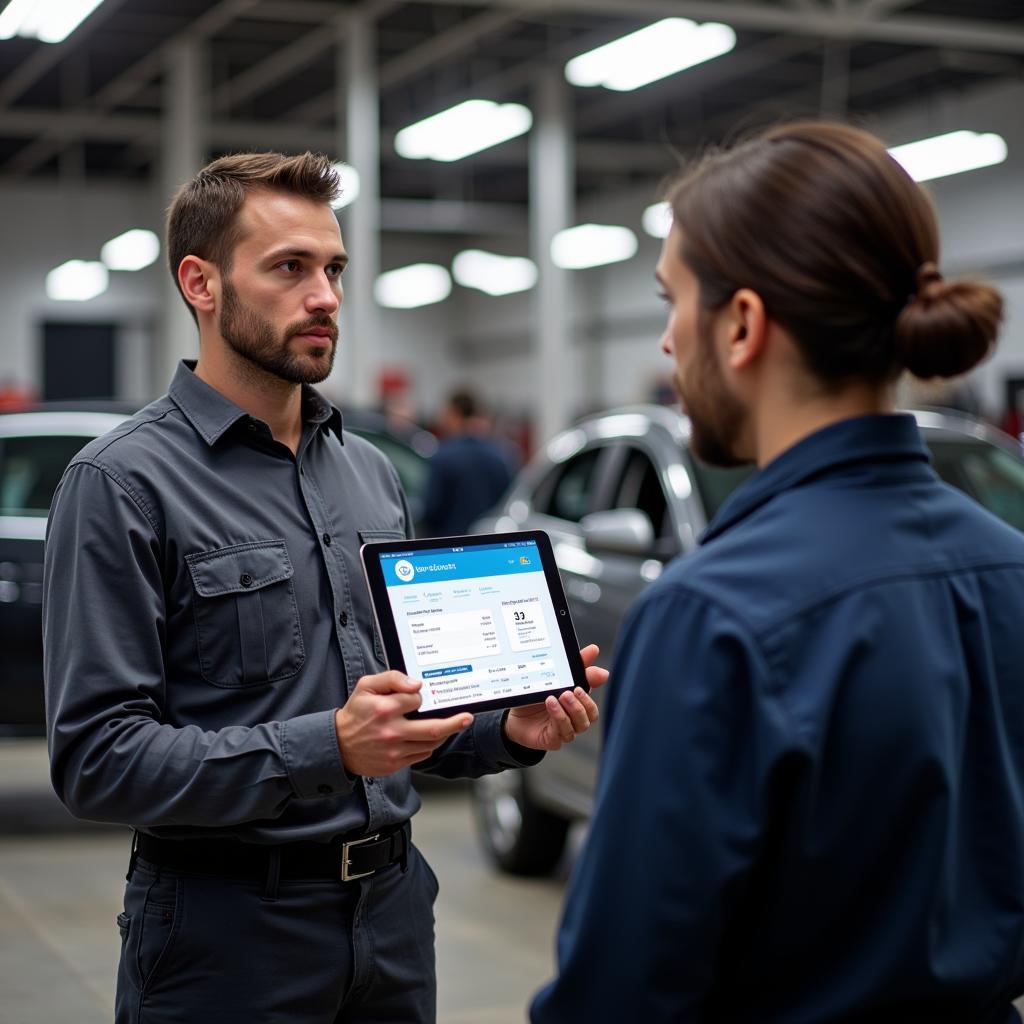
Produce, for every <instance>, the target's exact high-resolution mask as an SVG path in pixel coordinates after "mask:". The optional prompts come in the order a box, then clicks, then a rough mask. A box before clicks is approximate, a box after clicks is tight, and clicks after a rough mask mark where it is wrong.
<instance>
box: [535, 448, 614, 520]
mask: <svg viewBox="0 0 1024 1024" xmlns="http://www.w3.org/2000/svg"><path fill="white" fill-rule="evenodd" d="M602 451H603V449H601V448H590V449H588V450H587V451H584V452H580V453H579V455H575V456H573V457H572V458H571V459H567V460H566V461H565V462H563V463H562V464H561V465H558V466H556V467H555V468H554V469H553V470H551V472H550V473H549V474H548V475H547V476H546V477H545V478H544V480H543V481H542V482H541V485H540V487H538V489H537V492H536V495H535V497H534V502H533V505H534V511H536V512H540V513H542V514H544V515H549V516H556V517H557V518H559V519H565V520H568V521H569V522H570V523H578V522H579V521H580V520H581V519H582V518H583V517H584V516H585V515H586V514H587V513H588V512H590V511H591V505H592V502H593V497H594V494H593V491H594V484H595V483H596V482H597V476H596V473H595V470H596V469H597V464H598V460H599V458H600V456H601V454H602Z"/></svg>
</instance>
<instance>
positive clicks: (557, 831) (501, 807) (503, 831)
mask: <svg viewBox="0 0 1024 1024" xmlns="http://www.w3.org/2000/svg"><path fill="white" fill-rule="evenodd" d="M473 804H474V809H475V812H476V822H477V828H478V831H479V834H480V840H481V842H482V843H483V846H484V849H485V850H486V851H487V854H488V856H489V857H490V859H491V860H492V861H493V862H494V863H495V864H496V865H497V866H498V867H499V868H500V869H501V870H502V871H505V872H508V873H509V874H512V875H534V876H537V875H548V874H550V873H551V872H552V871H554V869H555V867H556V866H557V864H558V862H559V861H560V860H561V859H562V853H563V852H564V850H565V843H566V838H567V836H568V834H569V821H568V819H566V818H562V817H560V816H559V815H557V814H552V813H551V812H550V811H547V810H545V809H544V808H542V807H539V806H538V805H537V804H536V803H534V801H533V800H532V799H531V798H530V792H529V789H528V787H527V784H526V778H525V776H524V775H523V773H522V772H521V771H519V770H518V769H515V768H510V769H508V770H507V771H504V772H499V773H498V774H496V775H485V776H484V777H483V778H480V779H477V780H476V782H475V783H474V784H473Z"/></svg>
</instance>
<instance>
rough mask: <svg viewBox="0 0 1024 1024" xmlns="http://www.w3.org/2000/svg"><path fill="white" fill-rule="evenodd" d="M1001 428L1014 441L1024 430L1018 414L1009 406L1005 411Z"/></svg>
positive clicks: (1023, 424) (1023, 422)
mask: <svg viewBox="0 0 1024 1024" xmlns="http://www.w3.org/2000/svg"><path fill="white" fill-rule="evenodd" d="M1001 426H1002V428H1003V430H1005V431H1006V432H1007V433H1008V434H1009V435H1010V437H1012V438H1013V439H1014V440H1015V441H1016V440H1017V439H1018V438H1019V437H1020V435H1021V431H1022V430H1024V420H1022V419H1021V414H1020V412H1019V411H1018V410H1017V409H1016V408H1015V407H1012V406H1011V407H1010V408H1009V409H1007V411H1006V415H1005V416H1004V417H1003V422H1002V424H1001Z"/></svg>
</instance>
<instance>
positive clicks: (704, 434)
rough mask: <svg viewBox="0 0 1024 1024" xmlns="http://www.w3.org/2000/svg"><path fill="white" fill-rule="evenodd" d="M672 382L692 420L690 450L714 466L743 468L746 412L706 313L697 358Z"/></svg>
mask: <svg viewBox="0 0 1024 1024" xmlns="http://www.w3.org/2000/svg"><path fill="white" fill-rule="evenodd" d="M672 383H673V385H674V386H675V389H676V393H677V394H678V395H679V397H680V399H681V400H682V403H683V408H684V410H685V411H686V414H687V416H688V417H689V419H690V450H691V451H692V452H693V454H694V455H696V456H697V458H698V459H700V460H701V462H706V463H707V464H708V465H710V466H723V467H729V466H741V465H743V464H744V463H745V462H746V461H747V460H746V459H744V458H742V457H741V456H740V455H738V454H737V441H738V439H739V435H740V431H741V430H742V427H743V421H744V417H745V409H744V406H743V404H742V403H741V402H740V401H739V399H737V398H736V396H735V395H733V394H732V392H731V391H730V390H729V387H728V385H727V383H726V381H725V377H724V375H723V374H722V370H721V368H720V367H719V365H718V361H717V360H716V359H715V351H714V341H713V339H712V336H711V330H710V323H709V318H708V317H707V315H706V314H705V313H704V312H703V311H702V312H701V314H700V317H699V319H698V324H697V357H696V360H695V363H694V365H693V366H692V367H691V368H690V371H689V373H687V375H686V377H685V378H684V377H683V375H682V374H681V373H680V371H679V370H678V369H677V370H676V371H675V373H674V374H673V375H672Z"/></svg>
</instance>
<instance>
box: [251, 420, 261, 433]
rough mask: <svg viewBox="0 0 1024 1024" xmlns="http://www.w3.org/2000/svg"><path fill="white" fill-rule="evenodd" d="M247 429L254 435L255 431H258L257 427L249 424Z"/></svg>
mask: <svg viewBox="0 0 1024 1024" xmlns="http://www.w3.org/2000/svg"><path fill="white" fill-rule="evenodd" d="M249 429H250V430H251V431H252V432H253V433H254V434H255V433H256V431H257V430H259V429H260V428H259V427H258V426H256V424H255V423H250V424H249Z"/></svg>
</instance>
